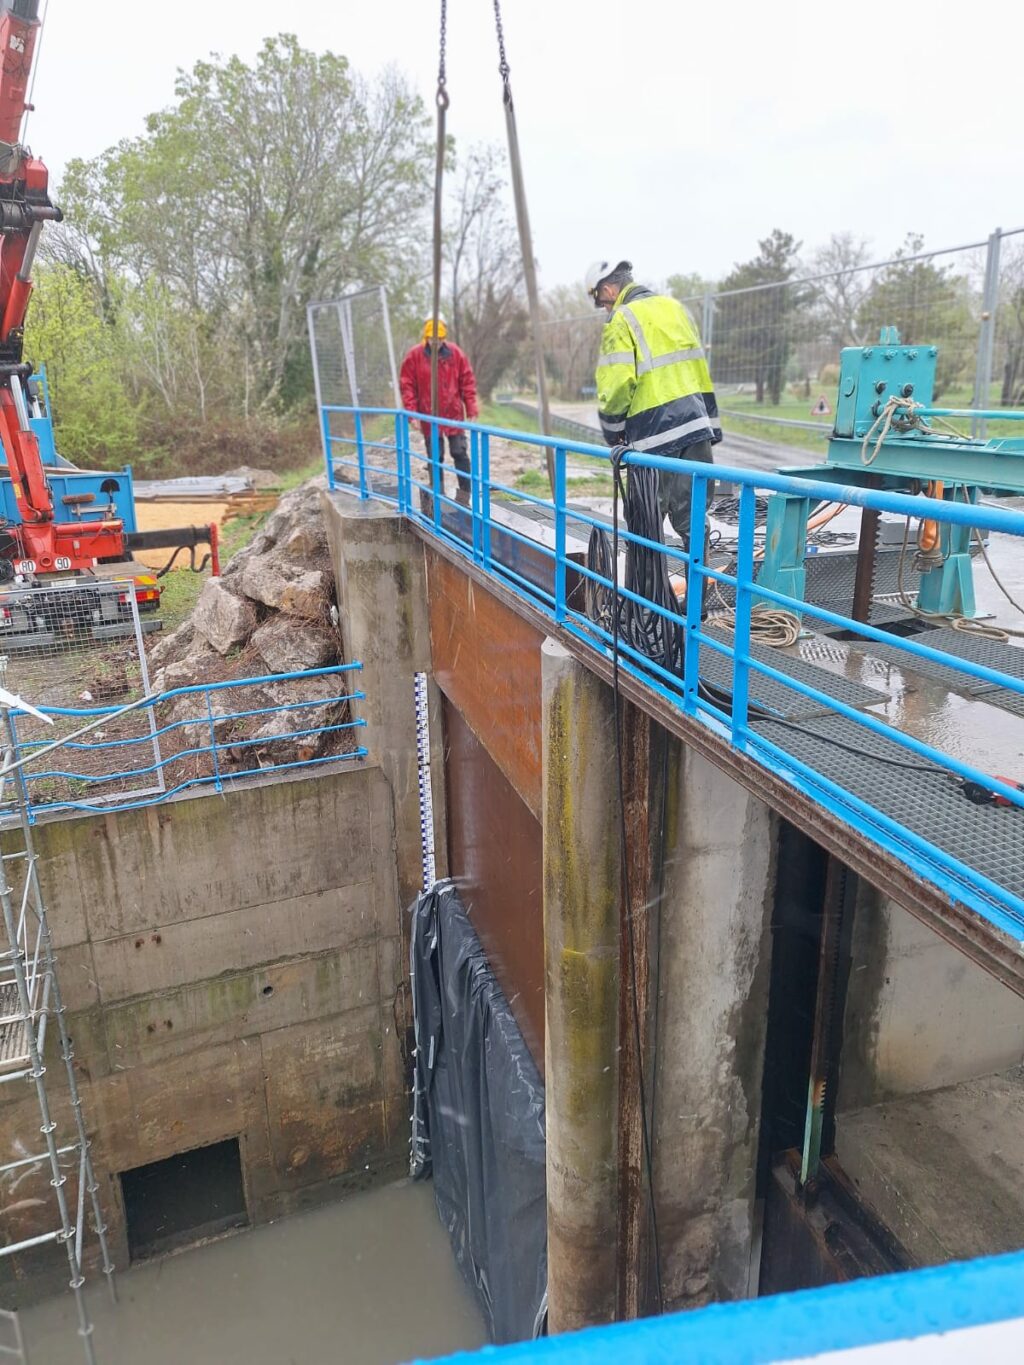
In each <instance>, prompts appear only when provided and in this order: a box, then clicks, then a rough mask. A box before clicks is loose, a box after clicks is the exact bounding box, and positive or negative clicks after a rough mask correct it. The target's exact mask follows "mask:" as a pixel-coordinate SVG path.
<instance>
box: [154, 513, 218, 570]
mask: <svg viewBox="0 0 1024 1365" xmlns="http://www.w3.org/2000/svg"><path fill="white" fill-rule="evenodd" d="M227 508H228V504H227V501H226V500H225V501H224V502H212V501H208V500H206V499H203V500H202V501H198V500H193V501H191V502H169V501H164V500H163V499H161V500H154V501H152V502H141V501H138V502H136V504H135V520H136V522H137V523H138V527H139V530H140V531H164V530H167V529H168V528H169V527H172V526H209V524H210V523H211V522H216V523H217V525H218V526H219V525H220V524H221V523H222V521H223V520H224V513H225V512H226V511H227ZM172 553H173V551H172V550H167V549H162V550H137V551H136V552H135V558H136V559H137V560H139V561H140V562H141V563H143V564H145V565H146V567H147V568H149V569H162V568H163V566H164V565H165V564H166V563H167V561H168V559H169V558H170V557H171V555H172ZM182 558H185V559H186V562H187V555H183V556H182ZM179 562H180V560H179Z"/></svg>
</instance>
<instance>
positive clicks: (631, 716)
mask: <svg viewBox="0 0 1024 1365" xmlns="http://www.w3.org/2000/svg"><path fill="white" fill-rule="evenodd" d="M619 725H620V732H621V736H622V788H623V798H624V799H623V810H624V819H625V845H626V850H625V852H626V856H625V859H624V860H623V867H622V873H623V876H622V882H623V885H622V908H623V912H624V913H623V915H622V919H621V924H620V927H619V928H620V932H619V961H620V962H621V963H622V964H623V969H624V970H623V976H624V977H625V980H624V981H623V989H621V990H620V992H619V1049H620V1050H619V1115H618V1123H619V1200H618V1205H619V1276H618V1279H619V1284H618V1291H619V1313H618V1315H619V1317H620V1318H622V1319H626V1318H638V1317H642V1316H644V1315H645V1313H646V1312H647V1311H648V1305H647V1262H648V1239H649V1237H650V1220H649V1201H650V1193H649V1186H648V1181H649V1178H650V1173H649V1172H648V1171H647V1169H646V1153H645V1150H644V1129H643V1121H644V1114H643V1104H644V1101H645V1100H646V1104H647V1119H648V1122H650V1075H651V1068H650V1064H649V1063H650V1053H651V1048H650V1046H649V1036H650V1031H651V1030H650V1012H651V991H650V984H651V971H650V962H651V944H652V939H656V937H657V934H656V927H652V924H651V919H652V916H657V914H658V906H657V904H656V902H655V900H654V898H653V896H652V894H651V892H652V889H653V886H654V882H655V878H656V868H655V865H654V862H653V858H654V854H655V841H654V838H653V826H652V815H656V811H652V808H651V805H652V803H651V800H650V796H651V790H652V782H651V729H652V726H651V721H650V718H649V717H648V716H647V715H646V714H645V713H644V711H643V710H642V709H641V708H639V707H637V706H635V705H634V704H633V703H631V702H623V703H622V704H621V706H620V716H619ZM659 804H660V803H659ZM655 926H656V921H655ZM641 1076H643V1078H644V1080H645V1082H646V1084H645V1085H644V1086H641V1083H640V1082H641ZM645 1091H646V1094H644V1092H645Z"/></svg>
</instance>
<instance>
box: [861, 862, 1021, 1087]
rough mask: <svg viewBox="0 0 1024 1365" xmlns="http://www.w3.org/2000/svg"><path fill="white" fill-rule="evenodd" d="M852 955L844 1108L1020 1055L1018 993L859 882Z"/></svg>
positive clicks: (969, 1074)
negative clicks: (1008, 988)
mask: <svg viewBox="0 0 1024 1365" xmlns="http://www.w3.org/2000/svg"><path fill="white" fill-rule="evenodd" d="M851 955H852V967H851V972H850V982H849V989H848V994H847V1005H846V1016H845V1026H844V1035H843V1048H842V1060H841V1068H840V1085H839V1096H838V1108H839V1109H840V1111H842V1110H848V1109H858V1108H861V1107H863V1106H865V1105H871V1104H879V1103H881V1102H883V1101H885V1100H887V1099H891V1098H894V1097H898V1096H901V1095H911V1094H915V1093H917V1092H918V1091H923V1090H934V1089H937V1088H938V1087H940V1086H947V1085H956V1084H958V1083H959V1082H960V1081H964V1080H969V1079H972V1078H974V1077H977V1076H987V1075H991V1074H993V1073H995V1072H998V1071H1005V1070H1006V1069H1008V1068H1009V1067H1012V1066H1015V1065H1016V1064H1017V1063H1018V1062H1020V1061H1021V1060H1022V1059H1024V1000H1022V999H1021V998H1020V997H1019V996H1017V995H1015V994H1014V993H1013V992H1012V991H1009V990H1007V989H1006V987H1005V986H1002V985H1000V983H999V982H998V981H996V980H994V979H993V978H992V977H990V976H989V975H988V974H987V973H986V972H983V971H982V970H981V968H980V967H978V966H976V965H975V964H974V963H973V962H971V961H970V960H969V959H968V958H966V957H964V955H963V954H962V953H960V952H958V951H957V950H956V949H955V948H952V947H950V945H949V944H948V943H946V942H945V941H944V940H943V939H941V938H939V936H938V935H937V934H936V933H934V932H933V931H932V930H931V929H930V928H928V926H927V925H924V924H922V923H921V922H920V921H919V920H917V919H915V918H914V916H913V915H911V914H910V913H909V912H908V911H907V910H905V909H904V908H903V907H902V906H900V905H897V904H896V903H895V902H894V901H891V900H889V899H888V898H887V897H884V896H882V895H881V894H880V893H879V892H877V891H876V890H875V889H874V888H872V887H870V886H867V885H865V884H863V883H862V886H861V893H860V896H859V900H858V904H857V908H856V913H855V916H854V927H853V942H852V945H851Z"/></svg>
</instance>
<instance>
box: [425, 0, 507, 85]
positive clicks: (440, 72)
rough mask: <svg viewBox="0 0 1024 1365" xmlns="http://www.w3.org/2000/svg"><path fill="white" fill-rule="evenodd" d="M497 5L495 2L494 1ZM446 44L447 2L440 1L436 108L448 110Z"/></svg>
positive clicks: (445, 0)
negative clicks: (439, 47)
mask: <svg viewBox="0 0 1024 1365" xmlns="http://www.w3.org/2000/svg"><path fill="white" fill-rule="evenodd" d="M495 4H497V0H495ZM447 43H448V0H441V55H440V59H439V60H438V63H437V107H438V108H439V109H447V108H448V91H447V89H446V86H447V80H448V77H447V74H446V72H445V49H446V46H447Z"/></svg>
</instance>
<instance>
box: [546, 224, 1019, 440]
mask: <svg viewBox="0 0 1024 1365" xmlns="http://www.w3.org/2000/svg"><path fill="white" fill-rule="evenodd" d="M681 301H682V303H683V304H684V306H685V307H686V308H687V310H688V311H689V313H690V315H691V316H692V318H693V320H694V322H695V324H696V326H697V329H698V331H699V332H700V334H701V337H702V339H703V343H704V346H705V349H706V350H707V351H708V355H709V359H710V362H711V370H712V378H713V380H714V383H715V388H716V390H717V393H718V399H719V406H720V407H721V408H722V409H723V411H724V413H725V417H726V425H727V426H729V425H731V426H734V427H735V429H736V430H737V431H739V432H742V431H744V430H751V428H750V425H749V424H751V423H756V422H766V423H768V424H771V423H777V422H780V421H781V422H782V423H783V424H785V423H787V422H796V423H802V424H807V423H808V422H813V423H817V424H820V425H821V427H822V432H823V434H827V430H828V428H829V427H830V425H831V423H830V421H829V419H830V418H831V416H832V415H833V411H834V407H835V400H836V384H837V382H838V378H839V356H840V352H841V350H842V349H843V348H844V347H847V346H869V345H871V344H873V343H875V342H877V341H878V337H879V332H880V329H881V328H882V327H896V328H897V329H898V330H899V334H900V339H901V341H903V342H904V343H907V344H909V345H926V344H927V345H934V346H936V347H937V348H938V363H937V370H936V383H935V392H934V394H933V398H934V399H935V400H937V401H939V402H941V403H942V404H943V406H949V407H970V406H976V407H987V406H993V405H994V406H999V405H1003V406H1007V405H1011V406H1012V405H1015V404H1016V405H1019V404H1021V403H1022V402H1024V230H1021V229H1014V230H1013V231H1010V232H1005V233H1002V232H996V233H993V234H992V236H991V237H990V238H989V239H988V241H980V242H975V243H971V244H968V245H965V246H959V247H952V248H940V249H936V250H934V251H931V250H925V249H924V247H923V246H921V245H920V244H919V243H918V242H917V241H916V240H911V241H910V243H909V245H908V246H907V247H906V248H905V249H904V250H903V251H901V252H898V253H897V254H896V255H895V256H893V257H892V258H891V259H889V260H885V261H876V262H871V263H860V262H857V263H853V264H851V265H850V266H849V267H847V268H845V269H837V270H834V271H829V272H824V273H817V274H812V273H810V272H801V273H800V274H797V275H795V276H794V278H791V279H787V280H781V281H774V282H769V283H754V284H751V285H749V286H748V287H744V288H739V289H727V290H714V291H709V292H706V293H703V294H695V295H692V296H690V297H686V298H684V299H682V300H681ZM602 321H603V315H600V314H595V316H594V317H593V318H591V317H588V316H585V315H582V316H578V317H565V318H550V319H548V320H546V321H545V323H544V337H545V356H546V360H547V365H548V373H549V377H550V379H551V384H552V392H553V396H554V399H555V401H556V406H557V407H558V408H559V409H560V410H561V411H563V412H568V407H569V405H579V407H580V409H581V410H584V409H585V408H589V409H592V408H593V405H594V401H595V389H594V366H595V362H596V359H597V354H598V347H599V345H600V334H601V322H602ZM822 399H824V402H822V401H821V400H822ZM737 424H738V425H737ZM964 429H965V430H966V429H967V428H966V425H965V428H964ZM975 431H976V433H977V434H982V433H981V432H979V430H978V428H977V427H976V428H975ZM996 431H997V432H998V431H1000V429H999V428H998V427H997V428H996ZM764 434H770V433H769V432H768V431H766V432H765V433H764ZM989 434H992V432H991V428H990V431H989ZM807 439H808V440H810V439H811V438H809V437H808V438H807Z"/></svg>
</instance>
